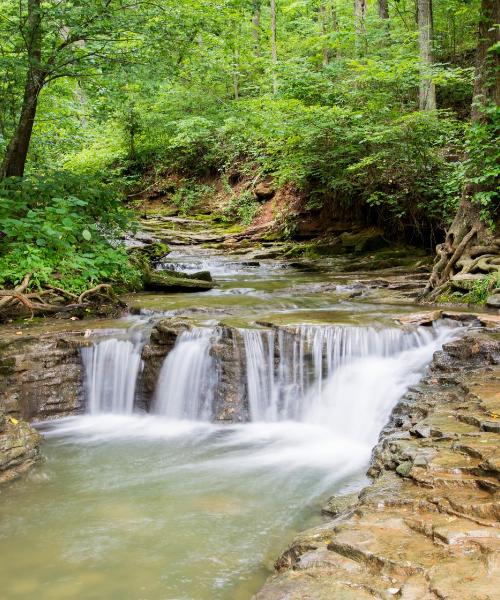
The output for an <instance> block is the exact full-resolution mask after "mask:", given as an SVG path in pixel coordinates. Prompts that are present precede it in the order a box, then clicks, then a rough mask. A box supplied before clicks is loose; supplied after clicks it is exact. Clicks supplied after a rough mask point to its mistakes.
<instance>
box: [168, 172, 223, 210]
mask: <svg viewBox="0 0 500 600" xmlns="http://www.w3.org/2000/svg"><path fill="white" fill-rule="evenodd" d="M213 192H214V189H213V187H211V186H209V185H205V184H200V183H197V182H196V181H195V180H193V179H185V180H183V181H182V183H181V185H180V186H179V187H178V188H177V189H176V190H175V192H174V193H173V195H172V196H171V198H170V200H171V202H172V203H173V204H175V205H176V206H178V207H179V212H180V213H181V215H187V214H188V213H189V212H190V211H191V210H192V209H193V208H195V207H197V206H199V205H200V203H201V202H202V201H203V199H205V198H207V197H208V196H210V195H211V194H213Z"/></svg>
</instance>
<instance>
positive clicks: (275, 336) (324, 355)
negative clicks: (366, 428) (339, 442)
mask: <svg viewBox="0 0 500 600" xmlns="http://www.w3.org/2000/svg"><path fill="white" fill-rule="evenodd" d="M451 332H452V330H451V329H450V328H449V327H446V326H439V327H435V328H424V327H420V328H418V329H416V330H414V331H404V330H401V329H396V328H392V329H391V328H387V329H376V328H373V327H344V326H331V327H325V326H323V327H322V326H301V327H299V328H298V329H297V330H291V331H288V330H271V331H267V330H250V329H242V330H240V333H241V335H242V337H243V341H244V346H245V352H246V374H247V390H248V402H249V409H250V415H251V419H252V421H267V422H268V421H272V422H275V421H282V420H290V419H292V420H296V421H307V422H310V421H311V420H313V421H314V420H317V419H318V418H319V417H318V416H319V415H321V422H324V421H323V420H324V419H325V418H327V417H328V415H329V414H330V413H331V412H332V411H334V412H335V414H336V419H335V421H336V422H338V419H337V417H339V414H338V411H339V410H341V411H343V414H344V417H345V419H346V420H349V413H350V405H349V404H346V405H342V407H341V409H338V407H339V406H340V403H341V401H342V399H343V398H346V397H354V396H355V397H357V396H358V395H361V396H363V397H364V398H366V401H367V402H368V403H369V406H370V407H371V408H374V406H375V405H377V403H378V402H382V401H383V398H386V397H387V396H388V395H389V396H390V397H391V398H392V396H391V395H390V394H389V391H390V390H391V389H392V386H395V387H396V388H397V390H398V391H401V390H402V391H401V393H400V394H399V395H402V394H403V393H404V391H405V388H404V387H402V386H401V385H399V384H398V383H397V382H396V380H397V378H398V377H400V376H402V377H403V379H404V378H407V379H408V381H411V382H413V379H414V376H413V374H414V373H415V372H416V373H421V371H422V369H423V368H424V366H425V365H426V364H427V363H428V362H429V361H430V360H431V358H432V353H433V352H434V351H435V350H436V349H438V348H439V347H440V346H441V345H442V344H443V343H444V340H446V339H447V338H449V336H450V335H451ZM361 359H364V360H361ZM389 359H391V360H389ZM349 373H354V374H355V376H354V377H351V378H348V376H347V375H346V374H349ZM400 374H402V375H400ZM367 381H370V385H369V387H368V388H367V387H366V382H367ZM398 381H399V380H398ZM356 386H359V393H358V388H357V387H356ZM379 390H380V395H381V397H382V398H381V399H378V398H377V397H375V398H374V397H373V394H372V392H375V393H376V392H377V391H379ZM332 394H333V395H334V396H335V402H333V403H332V401H331V396H332ZM398 397H399V396H398ZM396 399H397V398H396ZM389 404H390V402H389ZM322 411H323V413H327V414H322ZM382 412H384V414H385V411H382ZM386 416H387V415H386ZM327 420H328V422H329V421H330V420H329V419H327ZM341 420H342V418H341ZM377 423H378V421H377ZM382 425H383V423H382ZM382 425H381V426H382ZM381 426H380V427H379V429H380V428H381Z"/></svg>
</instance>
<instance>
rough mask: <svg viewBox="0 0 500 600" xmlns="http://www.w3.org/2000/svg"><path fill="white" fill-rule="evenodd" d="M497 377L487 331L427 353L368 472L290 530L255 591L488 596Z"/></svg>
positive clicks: (497, 549) (494, 566) (267, 597)
mask: <svg viewBox="0 0 500 600" xmlns="http://www.w3.org/2000/svg"><path fill="white" fill-rule="evenodd" d="M499 382H500V339H499V336H498V333H495V332H492V333H485V332H474V333H470V334H468V335H467V336H466V337H465V338H463V339H459V340H456V341H454V342H451V343H450V344H447V345H446V346H445V347H444V348H443V350H442V351H441V352H438V353H436V355H435V357H434V361H433V363H432V364H431V366H430V369H429V371H428V374H427V376H426V377H425V378H424V380H423V381H422V382H421V384H420V385H419V386H416V387H415V388H413V389H412V390H410V391H409V392H408V393H407V395H406V396H405V398H403V400H402V401H401V402H400V403H399V404H398V406H397V407H396V409H395V410H394V412H393V415H392V417H391V421H390V423H389V424H388V425H387V427H386V428H385V429H384V431H383V432H382V434H381V438H380V441H379V443H378V444H377V446H376V448H375V449H374V451H373V456H372V463H371V468H370V474H371V475H372V476H373V477H375V480H374V482H373V483H372V484H371V485H370V486H368V487H366V488H365V489H364V490H362V491H361V492H360V494H359V500H358V501H357V502H356V504H355V505H354V507H352V508H353V510H348V511H347V512H337V511H334V513H335V517H336V518H335V520H334V521H331V522H329V523H325V525H323V526H321V527H320V528H316V530H310V531H308V532H304V533H302V534H300V535H299V536H297V538H296V539H295V540H294V541H293V543H292V544H291V546H290V548H289V549H288V550H286V551H285V552H284V553H283V555H282V557H281V558H280V559H279V560H278V562H277V570H278V571H279V573H278V574H277V575H275V576H274V577H272V578H270V579H269V580H268V582H267V583H266V585H265V586H264V587H263V589H262V590H261V591H260V592H259V593H258V594H257V595H256V596H255V599H256V600H289V599H294V600H295V599H297V600H299V599H301V600H302V599H303V598H311V599H315V600H316V599H322V598H328V599H331V600H334V599H337V598H338V599H341V598H351V597H353V598H354V597H355V598H363V597H364V595H363V594H364V593H365V592H367V593H369V594H370V596H369V597H375V598H381V599H384V600H387V599H388V598H391V597H396V598H403V599H404V600H435V599H436V598H438V597H439V598H448V599H449V600H463V599H465V598H471V599H472V598H477V599H479V598H484V599H485V600H486V599H490V598H491V599H493V598H494V597H496V595H497V588H496V584H495V577H497V578H498V575H499V569H498V564H499V556H500V543H499V537H500V532H499V529H498V521H499V517H500V505H499V503H498V500H497V498H498V493H499V491H500V485H499V483H498V480H499V475H500V452H499V441H500V439H499V431H498V427H496V424H497V422H498V421H497V415H498V414H499V413H500V392H499V385H498V384H499ZM402 424H405V427H408V429H406V430H404V431H401V429H400V428H401V427H402ZM486 429H488V431H486ZM401 434H404V435H401ZM486 557H487V559H486ZM353 590H356V593H357V594H359V595H357V596H356V595H354V596H351V595H350V592H351V591H353Z"/></svg>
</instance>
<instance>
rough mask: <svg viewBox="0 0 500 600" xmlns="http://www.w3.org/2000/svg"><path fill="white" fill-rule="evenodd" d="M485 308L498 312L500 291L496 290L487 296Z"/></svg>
mask: <svg viewBox="0 0 500 600" xmlns="http://www.w3.org/2000/svg"><path fill="white" fill-rule="evenodd" d="M486 306H488V307H489V308H496V309H499V310H500V290H496V291H494V292H493V294H491V296H488V298H487V300H486Z"/></svg>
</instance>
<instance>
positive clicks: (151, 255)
mask: <svg viewBox="0 0 500 600" xmlns="http://www.w3.org/2000/svg"><path fill="white" fill-rule="evenodd" d="M128 252H129V254H130V255H131V256H132V257H134V258H135V259H136V260H138V261H139V262H143V261H146V262H147V264H151V265H155V264H157V263H159V262H160V261H161V259H162V258H164V257H165V256H166V255H167V254H169V252H170V248H169V247H168V246H167V244H162V243H161V242H153V243H149V244H146V245H144V246H140V247H136V248H130V249H129V251H128Z"/></svg>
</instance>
